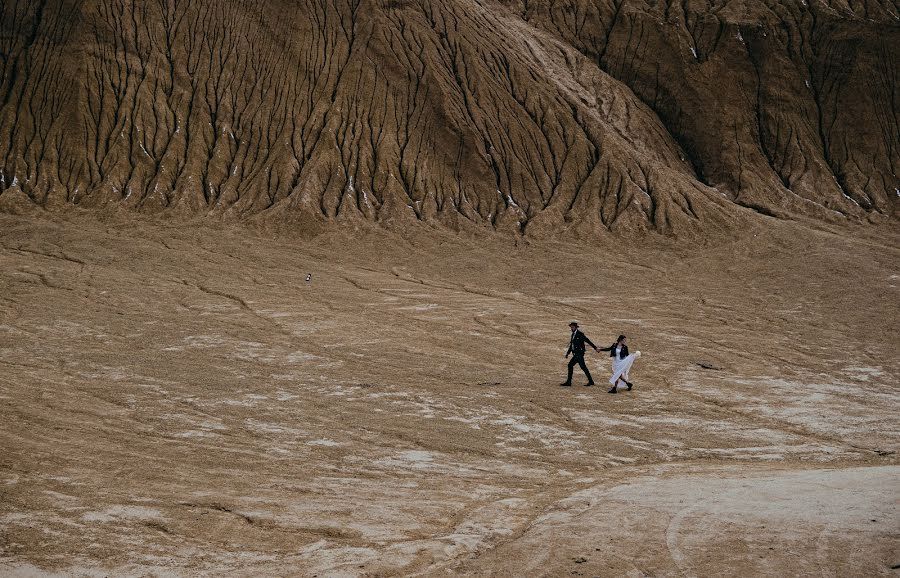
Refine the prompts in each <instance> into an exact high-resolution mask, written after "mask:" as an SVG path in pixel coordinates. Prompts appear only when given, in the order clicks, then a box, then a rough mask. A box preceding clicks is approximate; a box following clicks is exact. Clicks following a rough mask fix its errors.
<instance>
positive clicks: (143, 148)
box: [0, 0, 900, 236]
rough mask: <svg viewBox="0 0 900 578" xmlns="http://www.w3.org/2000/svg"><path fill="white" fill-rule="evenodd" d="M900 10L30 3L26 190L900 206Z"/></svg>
mask: <svg viewBox="0 0 900 578" xmlns="http://www.w3.org/2000/svg"><path fill="white" fill-rule="evenodd" d="M898 14H900V10H898V6H897V4H896V2H891V1H888V0H885V1H877V0H872V1H868V2H850V3H844V2H821V1H817V2H813V3H811V4H807V3H806V2H800V3H792V2H784V3H779V2H775V1H774V0H765V1H757V0H748V1H742V2H739V1H724V2H713V3H710V2H699V1H696V2H660V3H645V2H639V1H634V0H626V1H623V2H615V1H612V0H610V1H600V0H597V1H594V0H590V1H588V0H582V1H554V0H539V1H518V2H512V1H500V0H447V1H441V2H437V1H429V0H388V1H383V0H382V1H377V0H328V1H326V0H293V1H288V0H263V1H259V2H247V1H240V0H221V1H216V2H212V1H207V2H190V3H188V2H183V1H176V0H147V1H142V2H137V1H134V0H93V1H76V0H61V1H54V2H50V1H47V0H41V1H33V0H5V1H3V2H2V3H0V69H2V83H0V99H2V100H0V105H2V108H0V206H2V207H5V208H6V210H15V209H17V208H21V207H22V206H25V205H28V204H37V205H43V206H47V207H66V206H70V205H83V206H89V207H98V206H109V205H112V206H116V205H122V206H125V207H130V208H135V209H140V210H144V211H162V210H167V211H177V212H178V213H187V214H195V213H201V214H203V213H207V212H213V213H225V214H232V215H235V216H242V217H253V218H256V219H273V220H278V221H288V222H291V223H294V224H295V225H296V226H297V227H299V228H302V229H304V230H312V231H314V230H317V229H318V228H320V227H321V226H322V225H323V224H324V223H326V222H328V221H330V220H334V219H337V220H354V219H365V220H370V221H377V222H379V223H382V224H385V225H388V226H393V227H396V226H401V227H402V226H404V225H405V224H406V223H410V222H415V221H425V222H432V223H441V224H443V225H446V226H449V227H451V228H454V229H458V228H467V227H487V228H495V229H498V230H501V231H514V232H525V233H527V234H533V235H538V236H543V235H549V234H555V233H558V232H561V231H563V230H568V231H569V232H570V233H573V234H578V235H595V234H597V233H601V232H604V231H609V230H611V231H623V230H624V231H631V230H654V231H659V232H663V233H675V234H680V233H687V232H701V233H703V234H710V233H712V232H714V231H716V230H720V229H727V228H730V227H734V226H736V225H739V224H740V223H742V222H743V220H744V219H745V218H747V217H749V215H751V214H752V213H751V211H748V210H747V207H749V208H752V209H754V210H756V211H758V212H761V213H764V214H769V215H776V216H791V217H796V216H803V217H811V218H816V219H826V220H836V221H843V220H852V221H855V220H858V219H860V218H869V219H873V218H875V219H877V218H881V217H882V216H885V217H887V218H895V217H896V216H897V214H898V208H900V178H898V176H897V175H898V173H900V170H898V169H900V166H898V165H900V144H898V143H900V65H898V62H900V16H898Z"/></svg>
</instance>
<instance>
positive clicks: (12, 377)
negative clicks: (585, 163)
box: [0, 215, 900, 576]
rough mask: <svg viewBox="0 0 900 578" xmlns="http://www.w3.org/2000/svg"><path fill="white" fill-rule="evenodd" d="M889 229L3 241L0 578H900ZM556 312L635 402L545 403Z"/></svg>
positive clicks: (580, 391)
mask: <svg viewBox="0 0 900 578" xmlns="http://www.w3.org/2000/svg"><path fill="white" fill-rule="evenodd" d="M875 233H878V234H877V235H869V234H867V233H865V232H861V233H860V234H859V235H858V236H857V237H855V238H852V237H848V236H841V235H834V234H831V233H827V232H821V231H811V230H807V229H804V228H802V227H800V226H797V225H794V224H790V223H783V222H780V221H776V220H774V219H768V218H762V217H759V221H758V222H756V223H755V224H754V225H753V226H751V227H748V229H747V230H746V231H744V232H743V234H742V235H740V236H739V237H738V238H737V239H735V240H734V241H733V242H730V243H726V244H722V245H719V246H716V247H707V248H696V247H695V248H693V249H692V250H690V251H681V250H679V249H677V248H676V249H673V248H671V247H666V248H656V247H652V246H643V247H633V246H627V245H622V246H620V247H619V248H618V249H616V250H615V251H610V250H609V249H608V248H602V249H596V250H593V249H592V248H590V247H587V246H582V247H575V246H572V245H563V244H554V243H533V242H523V241H522V240H521V239H520V240H519V241H518V243H516V242H515V240H513V239H511V238H509V237H505V236H490V237H481V238H473V239H466V238H462V237H459V236H451V235H444V234H440V233H435V232H432V233H431V234H429V235H421V234H419V235H415V236H414V237H413V240H414V241H415V242H414V243H413V242H410V241H409V240H404V239H402V238H400V237H397V236H394V235H393V234H390V233H385V232H384V231H383V230H379V229H374V230H371V231H368V232H365V231H364V232H359V233H358V236H357V237H356V238H354V237H351V236H349V235H347V234H346V233H343V232H340V231H333V232H330V233H328V234H325V235H322V236H319V237H318V238H317V239H315V240H314V241H310V242H306V243H297V242H295V241H291V240H290V239H286V238H282V237H266V236H258V235H253V234H251V233H249V232H248V231H247V230H243V229H229V228H220V229H212V228H210V227H209V226H200V225H197V226H186V225H185V224H184V223H166V224H156V225H153V224H150V223H146V222H140V221H132V220H127V219H122V220H109V221H107V222H96V221H92V220H88V219H86V218H82V217H77V216H74V215H72V216H68V217H66V220H59V219H58V218H48V217H46V216H40V217H35V218H32V217H17V218H13V217H9V216H6V217H0V245H2V247H0V366H2V367H0V574H3V575H26V576H27V575H32V574H39V575H40V574H42V573H45V572H59V573H61V574H63V575H107V574H111V575H134V576H144V575H148V574H163V575H172V574H176V575H179V574H183V575H209V576H219V575H223V574H230V575H245V576H259V575H299V576H312V575H319V576H386V575H441V576H443V575H447V573H448V572H449V573H451V574H466V575H482V576H483V575H493V576H524V575H547V576H561V575H584V576H598V575H602V576H609V575H630V576H639V575H698V576H701V575H742V576H745V575H772V574H780V575H797V576H823V575H825V576H827V575H833V576H873V575H885V576H889V575H893V574H892V571H891V570H890V567H891V566H894V565H896V564H900V534H898V528H900V509H898V500H897V497H898V495H900V482H898V480H900V475H898V474H900V459H898V451H900V447H898V440H900V430H898V422H897V419H896V416H897V414H898V411H900V396H898V389H897V384H898V377H900V351H898V340H897V327H898V326H900V312H898V307H897V302H898V291H900V250H898V248H897V247H898V243H897V242H896V232H895V231H894V232H890V231H882V232H875ZM879 239H880V240H879ZM885 239H888V240H889V241H890V242H888V243H885V241H884V240H885ZM372 246H377V247H379V250H378V251H375V252H373V251H372V250H371V247H372ZM309 272H311V273H312V275H313V279H312V282H311V283H306V282H305V281H304V280H303V279H304V277H305V275H306V274H307V273H309ZM573 317H575V318H577V319H578V320H579V321H581V323H582V324H583V326H584V328H585V330H586V332H587V334H588V335H589V336H590V337H591V338H592V339H594V340H595V341H596V342H598V343H603V344H606V343H608V342H609V341H611V339H612V338H613V337H614V336H615V335H616V334H618V333H620V332H624V333H626V334H627V335H628V336H629V338H630V340H631V345H632V348H633V349H639V350H641V351H642V352H643V356H642V357H641V358H640V360H639V361H638V364H637V365H636V366H635V368H634V370H633V372H632V378H633V381H634V382H635V383H636V388H635V390H634V391H632V392H630V393H620V394H617V395H608V394H607V393H606V392H605V388H603V387H593V388H586V387H581V385H580V383H582V382H580V381H576V387H573V388H570V389H565V388H560V387H558V385H557V384H558V383H559V382H560V381H561V380H562V378H563V370H564V362H565V360H564V359H563V352H564V349H565V345H566V343H567V329H566V323H567V322H568V321H569V320H570V318H573ZM589 361H590V363H591V367H592V370H593V371H594V373H595V378H596V379H597V381H598V382H599V384H600V385H602V384H603V380H605V377H606V376H607V372H606V371H607V368H608V363H609V361H608V358H606V357H603V356H598V355H591V356H590V357H589ZM700 364H703V365H704V366H706V367H707V368H704V367H703V366H701V365H700ZM579 377H580V376H579Z"/></svg>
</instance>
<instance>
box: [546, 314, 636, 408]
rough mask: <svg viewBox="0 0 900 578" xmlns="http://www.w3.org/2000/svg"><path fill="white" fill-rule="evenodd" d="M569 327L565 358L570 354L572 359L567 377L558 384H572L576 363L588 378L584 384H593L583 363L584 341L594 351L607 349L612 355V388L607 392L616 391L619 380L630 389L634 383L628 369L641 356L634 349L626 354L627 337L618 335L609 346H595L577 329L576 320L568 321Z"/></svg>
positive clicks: (567, 385)
mask: <svg viewBox="0 0 900 578" xmlns="http://www.w3.org/2000/svg"><path fill="white" fill-rule="evenodd" d="M569 329H571V330H572V336H571V338H570V339H569V349H568V350H567V351H566V358H568V357H569V355H570V354H571V355H572V361H570V362H569V378H568V379H566V381H565V383H561V384H560V385H561V386H563V387H569V386H571V385H572V371H573V370H574V369H575V365H576V364H577V365H578V366H579V367H581V371H583V372H584V374H585V375H586V376H587V378H588V382H587V383H586V384H584V385H585V386H588V385H594V378H592V377H591V372H590V371H589V370H588V368H587V365H586V364H585V363H584V352H585V349H586V347H585V343H587V344H588V345H590V346H591V347H593V348H594V351H597V352H600V351H609V356H610V357H612V371H613V375H612V377H610V378H609V383H611V384H612V389H610V390H609V393H616V390H617V388H618V387H619V382H620V381H621V382H622V383H623V384H624V385H625V386H626V387H627V388H628V391H631V388H632V386H633V385H634V384H633V383H631V382H630V381H628V370H629V369H631V364H633V363H634V360H635V359H637V358H638V357H640V356H641V352H640V351H636V352H635V353H632V354H631V355H629V354H628V345H626V342H627V341H628V338H627V337H625V336H624V335H620V336H619V338H618V339H616V342H615V343H613V344H612V345H610V346H609V347H597V346H596V345H594V344H593V343H591V340H590V339H588V337H587V335H585V334H584V333H583V332H582V331H581V330H580V329H578V324H577V323H576V322H574V321H573V322H571V323H569Z"/></svg>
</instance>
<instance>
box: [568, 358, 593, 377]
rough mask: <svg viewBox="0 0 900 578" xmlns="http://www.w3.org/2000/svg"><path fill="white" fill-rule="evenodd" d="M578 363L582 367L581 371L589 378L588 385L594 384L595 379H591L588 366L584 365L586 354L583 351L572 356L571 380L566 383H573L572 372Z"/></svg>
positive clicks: (570, 364) (570, 366)
mask: <svg viewBox="0 0 900 578" xmlns="http://www.w3.org/2000/svg"><path fill="white" fill-rule="evenodd" d="M576 363H577V364H578V366H579V367H581V371H583V372H584V374H585V375H586V376H587V378H588V383H594V378H593V377H591V372H590V371H588V368H587V365H585V363H584V352H583V351H582V352H580V353H578V352H576V353H573V354H572V360H571V361H569V379H567V380H566V383H572V371H573V370H574V369H575V364H576Z"/></svg>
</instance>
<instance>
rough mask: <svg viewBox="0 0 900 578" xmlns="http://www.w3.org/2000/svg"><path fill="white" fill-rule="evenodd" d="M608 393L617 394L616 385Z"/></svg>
mask: <svg viewBox="0 0 900 578" xmlns="http://www.w3.org/2000/svg"><path fill="white" fill-rule="evenodd" d="M606 393H616V386H615V385H614V386H613V387H612V389H611V390H609V391H607V392H606Z"/></svg>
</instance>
